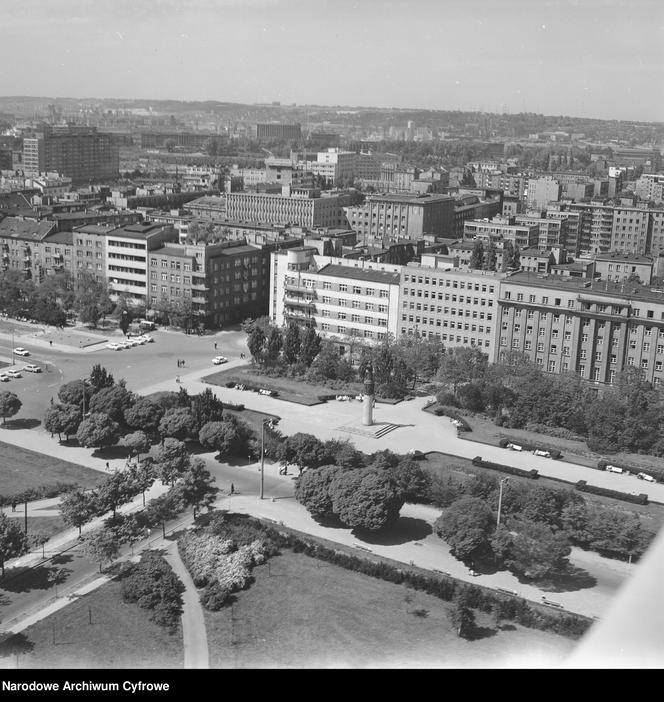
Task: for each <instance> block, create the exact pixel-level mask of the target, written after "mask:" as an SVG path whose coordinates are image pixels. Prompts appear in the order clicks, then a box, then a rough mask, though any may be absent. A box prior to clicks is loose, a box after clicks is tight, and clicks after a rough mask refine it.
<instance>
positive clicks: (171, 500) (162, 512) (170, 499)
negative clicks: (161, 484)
mask: <svg viewBox="0 0 664 702" xmlns="http://www.w3.org/2000/svg"><path fill="white" fill-rule="evenodd" d="M180 511H181V505H180V504H179V502H178V501H177V498H176V496H175V495H174V494H171V492H170V491H169V492H167V493H166V494H165V495H160V496H159V497H157V498H155V499H154V500H152V501H151V502H150V504H149V505H148V506H147V508H146V510H145V513H146V515H145V516H146V519H147V523H148V524H151V525H156V524H160V525H161V530H162V534H163V536H164V538H166V522H170V521H171V520H172V519H175V518H176V517H177V516H178V514H179V513H180Z"/></svg>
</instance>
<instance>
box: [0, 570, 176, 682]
mask: <svg viewBox="0 0 664 702" xmlns="http://www.w3.org/2000/svg"><path fill="white" fill-rule="evenodd" d="M89 609H90V610H92V625H90V624H89V613H88V610H89ZM54 631H55V644H54V643H53V632H54ZM22 634H23V635H24V637H25V641H24V644H23V645H24V647H25V649H26V650H27V649H29V652H26V653H25V654H23V655H21V656H20V657H19V668H167V669H169V668H182V665H183V660H184V653H183V647H182V630H181V627H180V626H179V625H178V630H177V631H176V632H175V633H174V634H172V635H171V634H169V633H168V632H167V631H166V630H165V629H163V628H162V627H160V626H158V625H157V624H154V623H153V622H151V621H150V620H149V613H148V612H147V611H146V610H144V609H141V608H140V607H138V605H135V604H126V603H125V602H123V601H122V594H121V585H120V583H119V582H117V581H111V582H110V583H108V584H106V585H103V586H102V587H100V588H98V589H97V590H94V591H93V592H91V593H89V594H87V595H84V596H83V597H80V598H79V599H77V600H76V601H74V602H73V603H72V604H70V605H68V606H67V607H64V608H63V609H61V610H60V611H58V612H55V613H54V614H52V615H50V616H49V617H46V618H45V619H43V620H41V621H40V622H37V623H36V624H34V625H33V626H31V627H28V628H27V629H25V630H24V631H23V632H22ZM19 636H20V635H19ZM3 648H5V651H3ZM2 655H6V646H5V647H3V646H2V645H0V656H2ZM10 661H11V663H10ZM15 665H16V657H15V656H14V657H12V658H0V667H3V666H5V667H15Z"/></svg>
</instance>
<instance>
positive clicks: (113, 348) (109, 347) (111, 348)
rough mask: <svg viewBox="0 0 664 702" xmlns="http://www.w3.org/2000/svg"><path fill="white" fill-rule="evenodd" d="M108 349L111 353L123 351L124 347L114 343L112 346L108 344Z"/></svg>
mask: <svg viewBox="0 0 664 702" xmlns="http://www.w3.org/2000/svg"><path fill="white" fill-rule="evenodd" d="M106 348H107V349H110V350H111V351H122V346H120V344H116V343H115V342H114V341H112V342H111V343H110V344H106Z"/></svg>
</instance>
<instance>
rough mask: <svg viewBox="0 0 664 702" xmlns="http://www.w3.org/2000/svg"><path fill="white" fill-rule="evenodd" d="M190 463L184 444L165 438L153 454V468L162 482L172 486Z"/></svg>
mask: <svg viewBox="0 0 664 702" xmlns="http://www.w3.org/2000/svg"><path fill="white" fill-rule="evenodd" d="M190 462H191V458H190V456H189V452H188V451H187V447H186V446H185V444H184V442H182V441H178V440H177V439H173V438H167V439H164V442H163V444H162V445H161V446H159V447H157V449H156V450H155V452H154V463H153V468H154V471H155V473H156V474H157V475H159V477H160V478H161V480H162V482H164V483H166V484H169V483H171V484H172V483H174V482H175V480H176V479H177V478H178V477H179V476H180V475H181V474H182V473H184V472H185V471H186V470H188V468H189V466H190Z"/></svg>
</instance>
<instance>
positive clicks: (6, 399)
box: [0, 390, 23, 426]
mask: <svg viewBox="0 0 664 702" xmlns="http://www.w3.org/2000/svg"><path fill="white" fill-rule="evenodd" d="M22 406H23V403H22V402H21V401H20V400H19V399H18V395H16V394H15V393H13V392H9V391H8V390H7V391H5V392H0V414H1V415H2V425H3V426H4V425H5V419H6V418H7V417H13V416H14V415H15V414H18V411H19V410H20V409H21V407H22Z"/></svg>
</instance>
